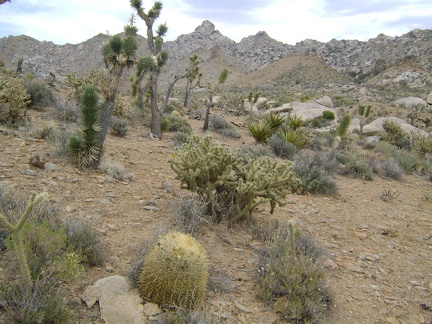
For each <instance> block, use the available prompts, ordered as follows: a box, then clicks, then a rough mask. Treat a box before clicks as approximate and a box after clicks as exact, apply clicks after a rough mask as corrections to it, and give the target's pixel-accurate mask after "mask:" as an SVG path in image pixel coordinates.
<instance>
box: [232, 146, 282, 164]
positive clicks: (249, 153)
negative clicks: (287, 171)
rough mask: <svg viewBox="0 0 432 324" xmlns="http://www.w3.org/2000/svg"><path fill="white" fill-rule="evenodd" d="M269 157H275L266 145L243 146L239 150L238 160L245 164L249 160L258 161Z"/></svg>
mask: <svg viewBox="0 0 432 324" xmlns="http://www.w3.org/2000/svg"><path fill="white" fill-rule="evenodd" d="M264 156H267V157H270V158H274V157H276V155H275V154H274V152H273V151H272V149H271V148H270V147H268V146H267V145H261V144H258V145H254V146H243V147H242V148H241V150H240V158H242V159H243V161H244V162H245V163H246V162H247V160H248V159H249V158H251V159H255V160H256V159H259V158H260V157H264Z"/></svg>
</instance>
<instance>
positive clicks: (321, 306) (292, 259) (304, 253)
mask: <svg viewBox="0 0 432 324" xmlns="http://www.w3.org/2000/svg"><path fill="white" fill-rule="evenodd" d="M318 251H319V249H317V248H316V247H315V245H314V243H313V242H312V241H311V240H310V239H308V238H306V237H305V236H303V235H302V234H301V232H300V231H298V230H294V228H293V227H292V225H289V226H288V228H287V229H286V230H285V231H278V232H277V233H274V235H273V236H272V238H271V240H270V246H269V247H268V249H267V250H266V253H265V254H264V257H263V258H262V260H261V262H260V264H261V266H260V272H259V277H258V287H259V291H260V295H261V298H263V299H264V300H265V301H267V302H268V303H271V304H273V309H274V310H276V312H277V313H279V314H280V316H281V317H282V318H283V319H284V320H289V321H290V322H297V323H316V322H320V321H324V319H325V317H326V315H327V313H328V311H329V309H330V302H331V298H330V294H329V292H328V288H327V285H326V282H325V278H324V270H323V268H322V266H321V265H320V263H319V261H318V254H317V253H318ZM274 301H275V302H274Z"/></svg>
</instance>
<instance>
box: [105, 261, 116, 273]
mask: <svg viewBox="0 0 432 324" xmlns="http://www.w3.org/2000/svg"><path fill="white" fill-rule="evenodd" d="M105 271H106V272H110V273H113V272H114V267H113V266H112V265H111V264H109V263H108V264H107V265H106V266H105Z"/></svg>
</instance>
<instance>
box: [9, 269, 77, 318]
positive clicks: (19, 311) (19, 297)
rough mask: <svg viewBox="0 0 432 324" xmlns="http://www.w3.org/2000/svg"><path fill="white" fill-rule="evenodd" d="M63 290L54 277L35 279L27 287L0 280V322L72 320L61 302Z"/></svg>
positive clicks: (19, 283) (63, 298) (71, 316)
mask: <svg viewBox="0 0 432 324" xmlns="http://www.w3.org/2000/svg"><path fill="white" fill-rule="evenodd" d="M65 297H66V296H65V293H64V292H63V291H62V289H59V283H58V280H57V279H55V278H52V277H50V276H43V277H40V278H38V279H37V280H36V281H35V282H34V284H33V287H32V288H31V289H28V287H26V286H25V285H24V284H23V283H22V282H19V281H17V282H12V281H10V282H2V283H0V309H3V310H4V311H5V315H4V316H5V318H0V319H3V320H5V322H4V323H28V324H39V323H65V324H66V323H74V320H73V315H72V313H71V311H70V310H69V309H68V308H67V307H66V305H65V302H64V300H65Z"/></svg>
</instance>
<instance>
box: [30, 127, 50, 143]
mask: <svg viewBox="0 0 432 324" xmlns="http://www.w3.org/2000/svg"><path fill="white" fill-rule="evenodd" d="M29 136H30V137H33V138H37V139H44V140H48V139H51V138H52V137H53V136H54V129H53V127H52V126H44V127H42V128H34V129H32V130H31V131H30V132H29Z"/></svg>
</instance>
